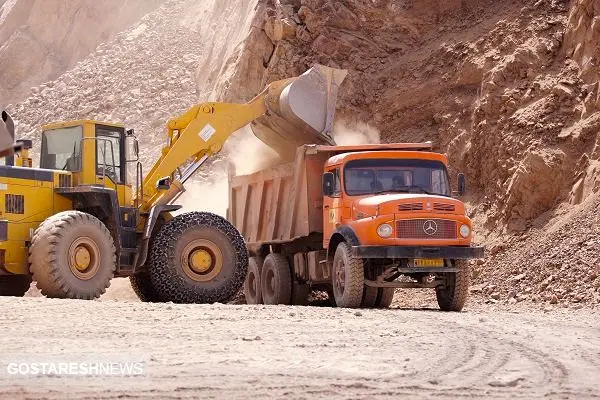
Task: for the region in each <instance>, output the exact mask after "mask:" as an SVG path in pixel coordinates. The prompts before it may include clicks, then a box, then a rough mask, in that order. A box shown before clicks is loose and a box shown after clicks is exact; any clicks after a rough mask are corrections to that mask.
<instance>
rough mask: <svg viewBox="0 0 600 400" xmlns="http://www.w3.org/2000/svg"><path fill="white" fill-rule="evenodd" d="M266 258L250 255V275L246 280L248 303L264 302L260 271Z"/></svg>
mask: <svg viewBox="0 0 600 400" xmlns="http://www.w3.org/2000/svg"><path fill="white" fill-rule="evenodd" d="M263 263H264V260H263V258H262V257H250V260H249V261H248V275H246V280H245V281H244V297H245V298H246V304H262V302H263V299H262V288H261V287H260V273H261V272H262V267H263Z"/></svg>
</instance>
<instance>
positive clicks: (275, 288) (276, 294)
mask: <svg viewBox="0 0 600 400" xmlns="http://www.w3.org/2000/svg"><path fill="white" fill-rule="evenodd" d="M260 285H261V288H262V296H263V302H264V304H288V305H289V304H290V302H291V300H292V274H291V272H290V264H289V263H288V260H287V258H285V256H284V255H283V254H279V253H271V254H269V255H268V256H266V257H265V263H264V264H263V268H262V273H261V275H260Z"/></svg>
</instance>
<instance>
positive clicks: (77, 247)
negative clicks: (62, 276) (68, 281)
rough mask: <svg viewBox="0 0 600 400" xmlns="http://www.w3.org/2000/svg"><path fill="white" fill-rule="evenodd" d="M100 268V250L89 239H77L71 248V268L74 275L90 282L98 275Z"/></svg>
mask: <svg viewBox="0 0 600 400" xmlns="http://www.w3.org/2000/svg"><path fill="white" fill-rule="evenodd" d="M99 267H100V250H99V249H98V245H97V244H96V242H94V241H93V240H92V239H91V238H89V237H87V236H86V237H80V238H77V239H76V240H75V241H74V242H73V243H71V246H69V268H70V269H71V272H72V273H73V275H75V276H76V277H77V278H79V279H82V280H88V279H91V278H93V277H94V275H96V272H98V269H99Z"/></svg>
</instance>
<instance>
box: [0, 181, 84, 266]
mask: <svg viewBox="0 0 600 400" xmlns="http://www.w3.org/2000/svg"><path fill="white" fill-rule="evenodd" d="M57 175H58V173H56V174H55V179H54V180H55V181H56V182H57V181H58V177H57ZM0 183H1V184H3V185H0V187H1V188H2V190H0V218H1V219H5V220H8V221H9V223H8V239H9V240H8V241H5V242H0V249H3V250H4V251H5V265H4V269H6V270H7V271H9V272H11V273H16V274H27V273H28V269H29V267H28V261H27V258H28V248H27V244H28V243H29V242H30V241H31V236H32V234H33V232H34V231H35V229H37V227H38V226H39V225H40V224H41V223H42V222H43V221H44V220H45V219H46V218H48V217H49V216H51V215H53V214H56V213H57V212H60V211H65V210H69V209H71V208H72V207H73V205H72V203H71V201H70V200H69V199H67V198H64V197H62V196H59V195H56V194H55V193H54V187H55V185H54V183H53V182H46V181H35V180H28V179H19V178H0ZM6 194H13V195H21V196H23V198H24V207H23V213H22V214H16V213H7V212H6V204H5V196H6Z"/></svg>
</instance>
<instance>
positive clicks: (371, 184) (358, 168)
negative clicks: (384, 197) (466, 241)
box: [344, 158, 450, 196]
mask: <svg viewBox="0 0 600 400" xmlns="http://www.w3.org/2000/svg"><path fill="white" fill-rule="evenodd" d="M344 187H345V190H346V193H347V194H348V195H350V196H359V195H365V194H377V193H385V192H396V193H425V194H435V195H441V196H450V185H449V180H448V171H447V170H446V166H445V165H444V164H443V163H442V162H440V161H433V160H415V159H401V158H394V159H363V160H353V161H349V162H348V163H347V164H346V166H345V168H344Z"/></svg>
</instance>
